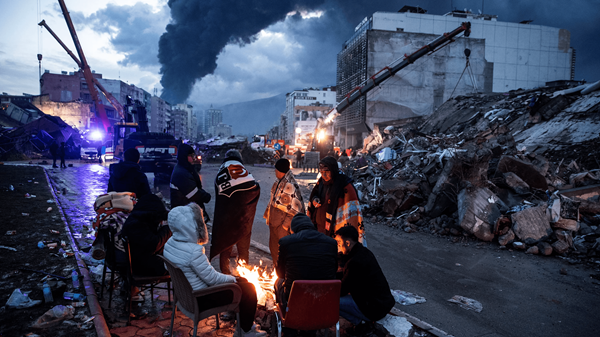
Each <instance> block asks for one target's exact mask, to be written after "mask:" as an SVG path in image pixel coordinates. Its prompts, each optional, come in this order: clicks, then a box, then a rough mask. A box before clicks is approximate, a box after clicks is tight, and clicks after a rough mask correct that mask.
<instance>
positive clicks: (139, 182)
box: [107, 161, 152, 198]
mask: <svg viewBox="0 0 600 337" xmlns="http://www.w3.org/2000/svg"><path fill="white" fill-rule="evenodd" d="M109 172H110V178H108V188H107V192H133V193H135V196H136V198H141V197H143V196H145V195H147V194H151V193H152V192H151V191H150V184H148V177H147V176H146V174H145V173H144V172H142V168H141V167H140V165H139V164H138V163H133V162H130V161H123V162H120V163H117V164H110V166H109Z"/></svg>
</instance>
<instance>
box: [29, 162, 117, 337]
mask: <svg viewBox="0 0 600 337" xmlns="http://www.w3.org/2000/svg"><path fill="white" fill-rule="evenodd" d="M38 166H39V165H38ZM40 167H42V168H43V169H44V174H45V175H46V181H47V182H48V187H49V188H50V193H52V196H53V197H54V202H55V203H56V205H58V206H60V207H57V208H58V209H59V210H60V217H61V218H62V220H63V223H64V224H65V231H66V232H67V233H68V234H69V238H70V239H71V247H73V252H74V253H75V259H76V260H77V267H78V268H79V272H80V273H81V275H82V277H83V282H82V283H83V286H84V288H85V293H86V296H87V298H88V306H89V308H90V313H91V315H92V316H93V317H95V318H94V326H95V327H96V334H97V335H98V336H100V337H110V336H111V334H110V330H109V329H108V325H107V324H106V319H105V318H104V313H103V312H102V308H101V307H100V302H98V295H97V294H96V290H95V289H94V285H93V284H92V281H91V278H90V275H89V273H88V269H87V266H86V264H85V262H83V260H81V257H80V256H79V248H78V247H77V244H76V243H75V239H74V238H73V233H71V228H69V223H68V222H67V218H66V217H65V213H64V210H63V208H62V206H61V204H60V202H59V200H58V198H57V197H56V193H55V192H54V188H53V185H52V182H51V180H50V176H49V175H48V171H47V170H46V168H45V167H43V166H40Z"/></svg>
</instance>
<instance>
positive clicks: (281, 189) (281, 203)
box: [263, 170, 306, 231]
mask: <svg viewBox="0 0 600 337" xmlns="http://www.w3.org/2000/svg"><path fill="white" fill-rule="evenodd" d="M298 213H306V210H305V209H304V201H303V200H302V193H301V192H300V186H298V183H297V182H296V179H294V173H292V170H289V171H288V172H287V173H286V174H285V176H284V177H283V178H281V179H280V180H277V181H276V182H275V183H273V187H271V199H270V201H269V204H268V205H267V208H266V209H265V213H264V215H263V218H265V219H266V220H267V225H268V226H269V227H272V228H277V227H279V226H283V228H284V229H285V230H288V231H289V229H290V224H291V222H292V218H293V217H294V215H296V214H298Z"/></svg>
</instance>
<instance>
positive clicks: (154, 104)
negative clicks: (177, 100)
mask: <svg viewBox="0 0 600 337" xmlns="http://www.w3.org/2000/svg"><path fill="white" fill-rule="evenodd" d="M150 102H151V107H150V115H151V117H150V118H149V119H151V120H152V124H151V125H150V131H151V132H168V133H171V134H172V133H173V131H172V130H171V127H170V124H169V123H170V121H171V105H170V104H169V103H168V102H167V101H165V100H164V99H162V98H160V97H158V96H152V98H151V99H150Z"/></svg>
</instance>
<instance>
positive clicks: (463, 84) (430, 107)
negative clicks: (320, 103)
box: [335, 6, 575, 147]
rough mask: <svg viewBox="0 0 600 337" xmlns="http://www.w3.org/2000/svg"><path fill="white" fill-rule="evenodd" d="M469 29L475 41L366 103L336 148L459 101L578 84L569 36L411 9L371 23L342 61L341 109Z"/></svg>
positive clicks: (414, 68) (341, 125) (426, 63)
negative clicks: (406, 61) (405, 62)
mask: <svg viewBox="0 0 600 337" xmlns="http://www.w3.org/2000/svg"><path fill="white" fill-rule="evenodd" d="M462 21H469V22H471V25H472V26H471V35H470V37H469V38H460V39H456V41H455V42H454V43H452V44H451V45H449V46H447V47H446V48H442V49H441V50H439V51H437V52H435V53H433V54H431V55H429V56H427V57H424V58H422V59H421V60H419V61H418V62H416V63H414V64H411V65H410V66H409V67H408V68H407V69H406V70H404V71H402V72H400V73H398V74H396V75H395V76H394V77H392V78H390V79H389V80H387V81H386V83H385V84H384V85H382V86H380V87H379V88H376V89H375V90H372V91H371V92H369V93H368V94H367V95H366V96H365V97H361V98H360V99H359V101H357V102H355V103H354V104H353V105H352V106H351V107H349V108H348V109H347V110H346V111H345V112H344V114H342V115H341V116H339V117H338V118H337V120H336V122H335V135H336V143H337V144H339V145H340V146H341V147H350V146H354V145H356V144H360V143H361V141H362V139H363V138H364V137H366V136H367V135H368V134H369V132H370V131H371V130H373V127H374V126H375V125H376V124H380V125H390V124H392V123H391V122H392V121H395V125H400V124H403V123H405V122H406V120H407V119H411V118H415V117H420V116H427V115H429V114H431V113H433V112H434V111H435V110H436V109H437V108H439V107H440V106H441V105H442V104H443V103H444V102H445V101H447V100H448V99H450V98H451V97H455V96H457V95H463V94H467V93H474V92H482V93H492V92H507V91H510V90H516V89H519V88H522V89H529V88H535V87H539V86H544V85H545V83H546V82H551V81H556V80H573V76H574V67H575V51H574V50H573V49H572V48H571V46H570V33H569V31H567V30H565V29H560V28H553V27H545V26H539V25H531V24H524V23H510V22H501V21H498V18H497V17H496V16H495V15H488V14H473V13H469V12H465V11H453V12H450V13H448V14H446V15H430V14H427V11H426V10H424V9H422V8H417V7H411V6H405V7H403V8H402V9H401V10H400V11H399V12H397V13H392V12H376V13H373V14H372V15H371V16H369V17H367V18H365V19H364V20H363V21H362V22H361V23H360V24H359V25H358V26H357V27H356V31H355V33H354V35H353V36H352V37H350V38H349V39H348V40H347V41H346V42H345V43H344V44H343V46H342V51H341V52H340V53H339V54H338V56H337V81H336V87H337V101H338V102H340V101H341V100H342V99H343V98H344V97H346V95H347V94H348V93H350V92H351V91H352V90H354V89H355V88H356V87H357V86H359V85H361V84H362V83H363V82H364V81H366V80H367V79H368V78H370V77H371V76H374V75H375V74H376V73H377V72H378V71H379V70H381V69H384V67H386V66H387V65H389V64H391V63H392V62H393V61H395V60H398V59H402V58H404V57H405V55H407V54H410V53H412V52H414V51H415V50H417V49H418V48H420V47H422V46H424V45H426V44H427V43H428V42H430V41H431V40H433V39H434V38H435V37H437V36H440V35H442V34H444V33H446V32H449V31H451V30H453V29H454V28H456V27H457V26H459V25H460V23H461V22H462Z"/></svg>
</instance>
